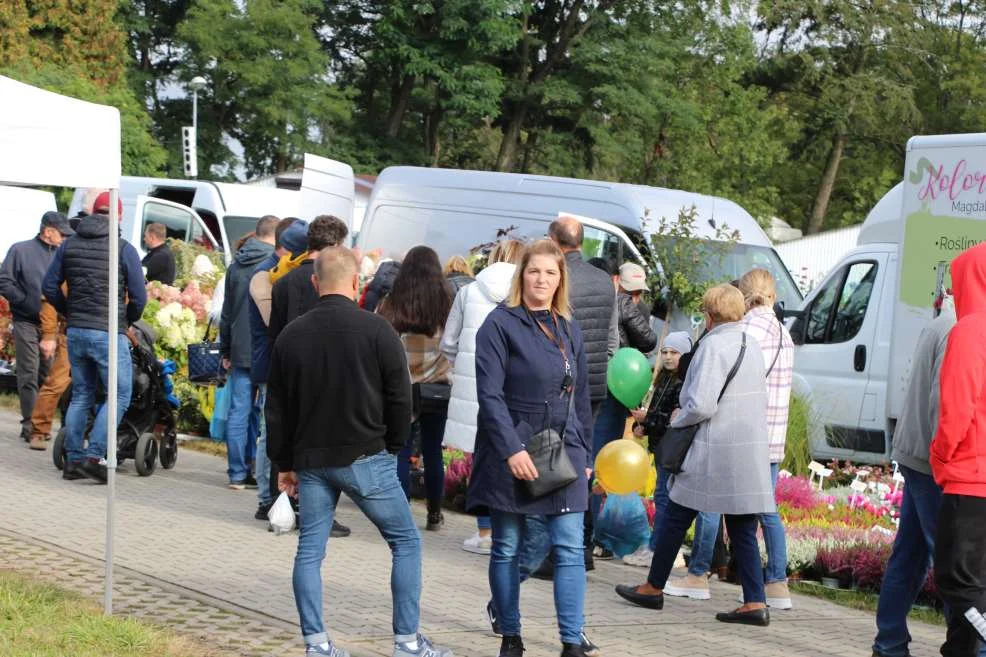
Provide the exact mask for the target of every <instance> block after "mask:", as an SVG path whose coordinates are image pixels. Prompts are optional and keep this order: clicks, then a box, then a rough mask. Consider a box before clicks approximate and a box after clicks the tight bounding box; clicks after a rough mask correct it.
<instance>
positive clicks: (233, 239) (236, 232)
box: [223, 215, 260, 250]
mask: <svg viewBox="0 0 986 657" xmlns="http://www.w3.org/2000/svg"><path fill="white" fill-rule="evenodd" d="M259 220H260V217H236V216H231V215H225V216H224V217H223V228H225V229H226V239H227V240H229V243H228V244H227V245H226V248H227V249H230V250H233V249H235V248H236V243H237V242H238V241H239V240H240V238H241V237H243V236H244V235H246V234H247V233H252V232H253V231H254V229H256V227H257V221H259Z"/></svg>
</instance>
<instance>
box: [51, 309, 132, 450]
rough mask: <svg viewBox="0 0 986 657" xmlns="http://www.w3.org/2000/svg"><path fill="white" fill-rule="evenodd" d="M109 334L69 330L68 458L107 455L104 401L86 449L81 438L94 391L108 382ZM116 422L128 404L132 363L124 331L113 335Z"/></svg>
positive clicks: (87, 330) (93, 401)
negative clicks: (70, 368) (115, 350)
mask: <svg viewBox="0 0 986 657" xmlns="http://www.w3.org/2000/svg"><path fill="white" fill-rule="evenodd" d="M109 349H110V345H109V334H108V333H106V331H97V330H95V329H84V328H70V329H69V330H68V358H69V363H71V365H72V402H71V403H70V404H69V406H68V411H67V412H66V414H65V456H66V460H67V461H69V462H77V461H81V460H83V459H84V458H90V459H101V458H104V457H105V456H106V430H107V419H108V418H107V417H106V404H105V403H103V404H101V405H100V407H99V409H98V410H97V411H96V420H95V422H94V423H93V425H92V431H90V432H89V450H88V451H83V449H82V440H83V438H84V434H85V431H86V425H87V424H88V423H89V413H90V411H91V410H92V409H93V406H95V404H96V392H97V390H98V389H99V387H100V385H102V387H103V390H105V389H106V386H107V378H108V376H109V367H108V365H107V364H108V363H109ZM116 349H117V353H116V368H117V376H116V382H117V389H116V418H114V421H115V422H116V426H119V425H120V420H122V419H123V414H124V413H126V411H127V406H129V405H130V390H131V385H132V379H133V366H132V364H131V362H130V342H129V341H128V340H127V336H125V335H122V334H120V335H117V336H116Z"/></svg>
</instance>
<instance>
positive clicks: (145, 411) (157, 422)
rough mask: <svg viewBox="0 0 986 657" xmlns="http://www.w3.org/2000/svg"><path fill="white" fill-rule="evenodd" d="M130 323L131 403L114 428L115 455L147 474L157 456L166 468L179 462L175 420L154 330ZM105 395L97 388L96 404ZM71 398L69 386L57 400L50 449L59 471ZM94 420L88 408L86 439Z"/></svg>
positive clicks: (62, 458) (62, 465) (93, 413)
mask: <svg viewBox="0 0 986 657" xmlns="http://www.w3.org/2000/svg"><path fill="white" fill-rule="evenodd" d="M133 326H134V329H135V330H134V333H135V334H136V338H137V339H136V343H135V344H134V343H131V346H130V360H131V362H132V363H133V375H132V376H133V384H132V392H131V394H130V405H129V406H128V407H127V410H126V412H125V413H124V414H123V420H121V421H120V426H119V428H118V429H117V434H116V458H117V462H118V463H123V461H125V460H126V459H133V461H134V464H135V465H136V467H137V474H139V475H140V476H142V477H147V476H149V475H151V474H153V473H154V469H155V467H156V465H157V461H158V460H159V459H160V461H161V467H162V468H164V469H165V470H170V469H171V468H173V467H175V463H176V462H177V461H178V434H177V430H176V426H177V422H176V419H175V407H174V402H173V401H169V390H168V389H167V388H169V386H166V381H167V379H166V374H165V373H164V372H162V365H161V363H159V362H158V360H157V356H156V355H155V353H154V331H153V329H152V328H151V327H150V326H148V325H147V324H146V323H144V322H137V323H136V324H134V325H133ZM105 398H106V393H105V391H100V392H99V393H98V394H97V395H96V403H97V404H102V403H103V402H104V400H105ZM71 399H72V388H71V386H69V389H68V390H66V391H65V394H64V395H62V399H61V401H60V402H59V407H60V408H61V411H62V427H61V429H59V431H58V435H57V436H56V437H55V440H54V445H53V450H52V460H53V461H54V463H55V467H56V468H58V469H59V470H61V469H62V468H63V467H64V466H65V413H66V411H67V410H68V404H69V401H70V400H71ZM94 420H95V412H94V411H90V413H89V422H88V424H87V426H86V430H85V436H86V441H87V440H88V436H89V432H90V431H91V430H92V424H93V421H94ZM159 441H160V446H159V445H158V442H159ZM84 442H85V441H84Z"/></svg>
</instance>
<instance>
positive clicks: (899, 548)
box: [873, 465, 986, 657]
mask: <svg viewBox="0 0 986 657" xmlns="http://www.w3.org/2000/svg"><path fill="white" fill-rule="evenodd" d="M900 473H901V474H902V475H904V481H905V483H904V497H903V500H902V501H901V504H900V525H899V526H898V527H897V537H896V538H895V539H894V547H893V552H892V553H891V554H890V560H889V561H888V562H887V570H886V572H885V573H884V575H883V584H881V586H880V601H879V602H878V603H877V610H876V628H877V632H876V639H874V640H873V652H874V653H875V654H878V655H880V656H881V657H907V655H908V654H910V653H909V652H908V643H910V640H911V635H910V633H909V632H908V631H907V614H908V612H910V610H911V605H913V604H914V601H915V600H916V599H917V597H918V594H919V593H921V589H923V588H924V582H925V579H927V577H928V569H929V568H930V567H931V562H932V557H933V556H934V553H935V533H936V532H937V530H938V507H939V505H940V504H941V498H942V492H941V489H940V488H939V487H938V484H936V483H935V480H934V479H933V478H932V477H931V475H926V474H924V473H921V472H918V471H916V470H912V469H911V468H908V467H906V466H903V465H902V466H900ZM945 614H946V616H948V615H949V614H948V609H947V608H946V610H945ZM979 654H980V655H981V656H986V648H981V649H980V651H979Z"/></svg>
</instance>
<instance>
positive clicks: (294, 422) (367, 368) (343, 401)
mask: <svg viewBox="0 0 986 657" xmlns="http://www.w3.org/2000/svg"><path fill="white" fill-rule="evenodd" d="M266 418H267V454H268V455H269V456H270V459H271V461H272V462H273V463H274V464H275V465H277V467H278V469H279V470H280V471H281V472H287V471H289V470H307V469H312V468H322V467H344V466H347V465H350V464H351V463H352V462H353V461H355V460H356V459H358V458H360V457H361V456H371V455H373V454H378V453H380V452H382V451H384V450H386V451H388V452H390V453H391V454H396V453H397V452H399V451H400V450H401V449H402V448H403V447H404V444H405V442H406V441H407V437H408V434H409V433H410V428H411V379H410V377H409V375H408V370H407V359H406V357H405V356H404V347H403V345H402V344H401V340H400V338H399V337H398V335H397V333H396V332H395V331H394V329H393V327H391V325H390V323H389V322H388V321H387V320H385V319H384V318H383V317H380V316H379V315H374V314H373V313H368V312H366V311H364V310H361V309H360V307H359V306H357V305H356V304H355V303H354V302H353V301H351V300H350V299H347V298H345V297H342V296H339V295H327V296H324V297H322V298H321V299H319V300H318V303H317V304H316V306H315V308H314V309H312V311H311V312H309V313H307V314H305V316H304V317H300V318H298V319H297V320H296V321H294V322H291V325H290V326H288V327H287V328H285V329H284V331H282V333H281V335H280V337H279V338H278V339H277V341H276V342H275V343H274V351H273V353H272V354H271V361H270V378H269V379H268V381H267V404H266Z"/></svg>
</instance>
